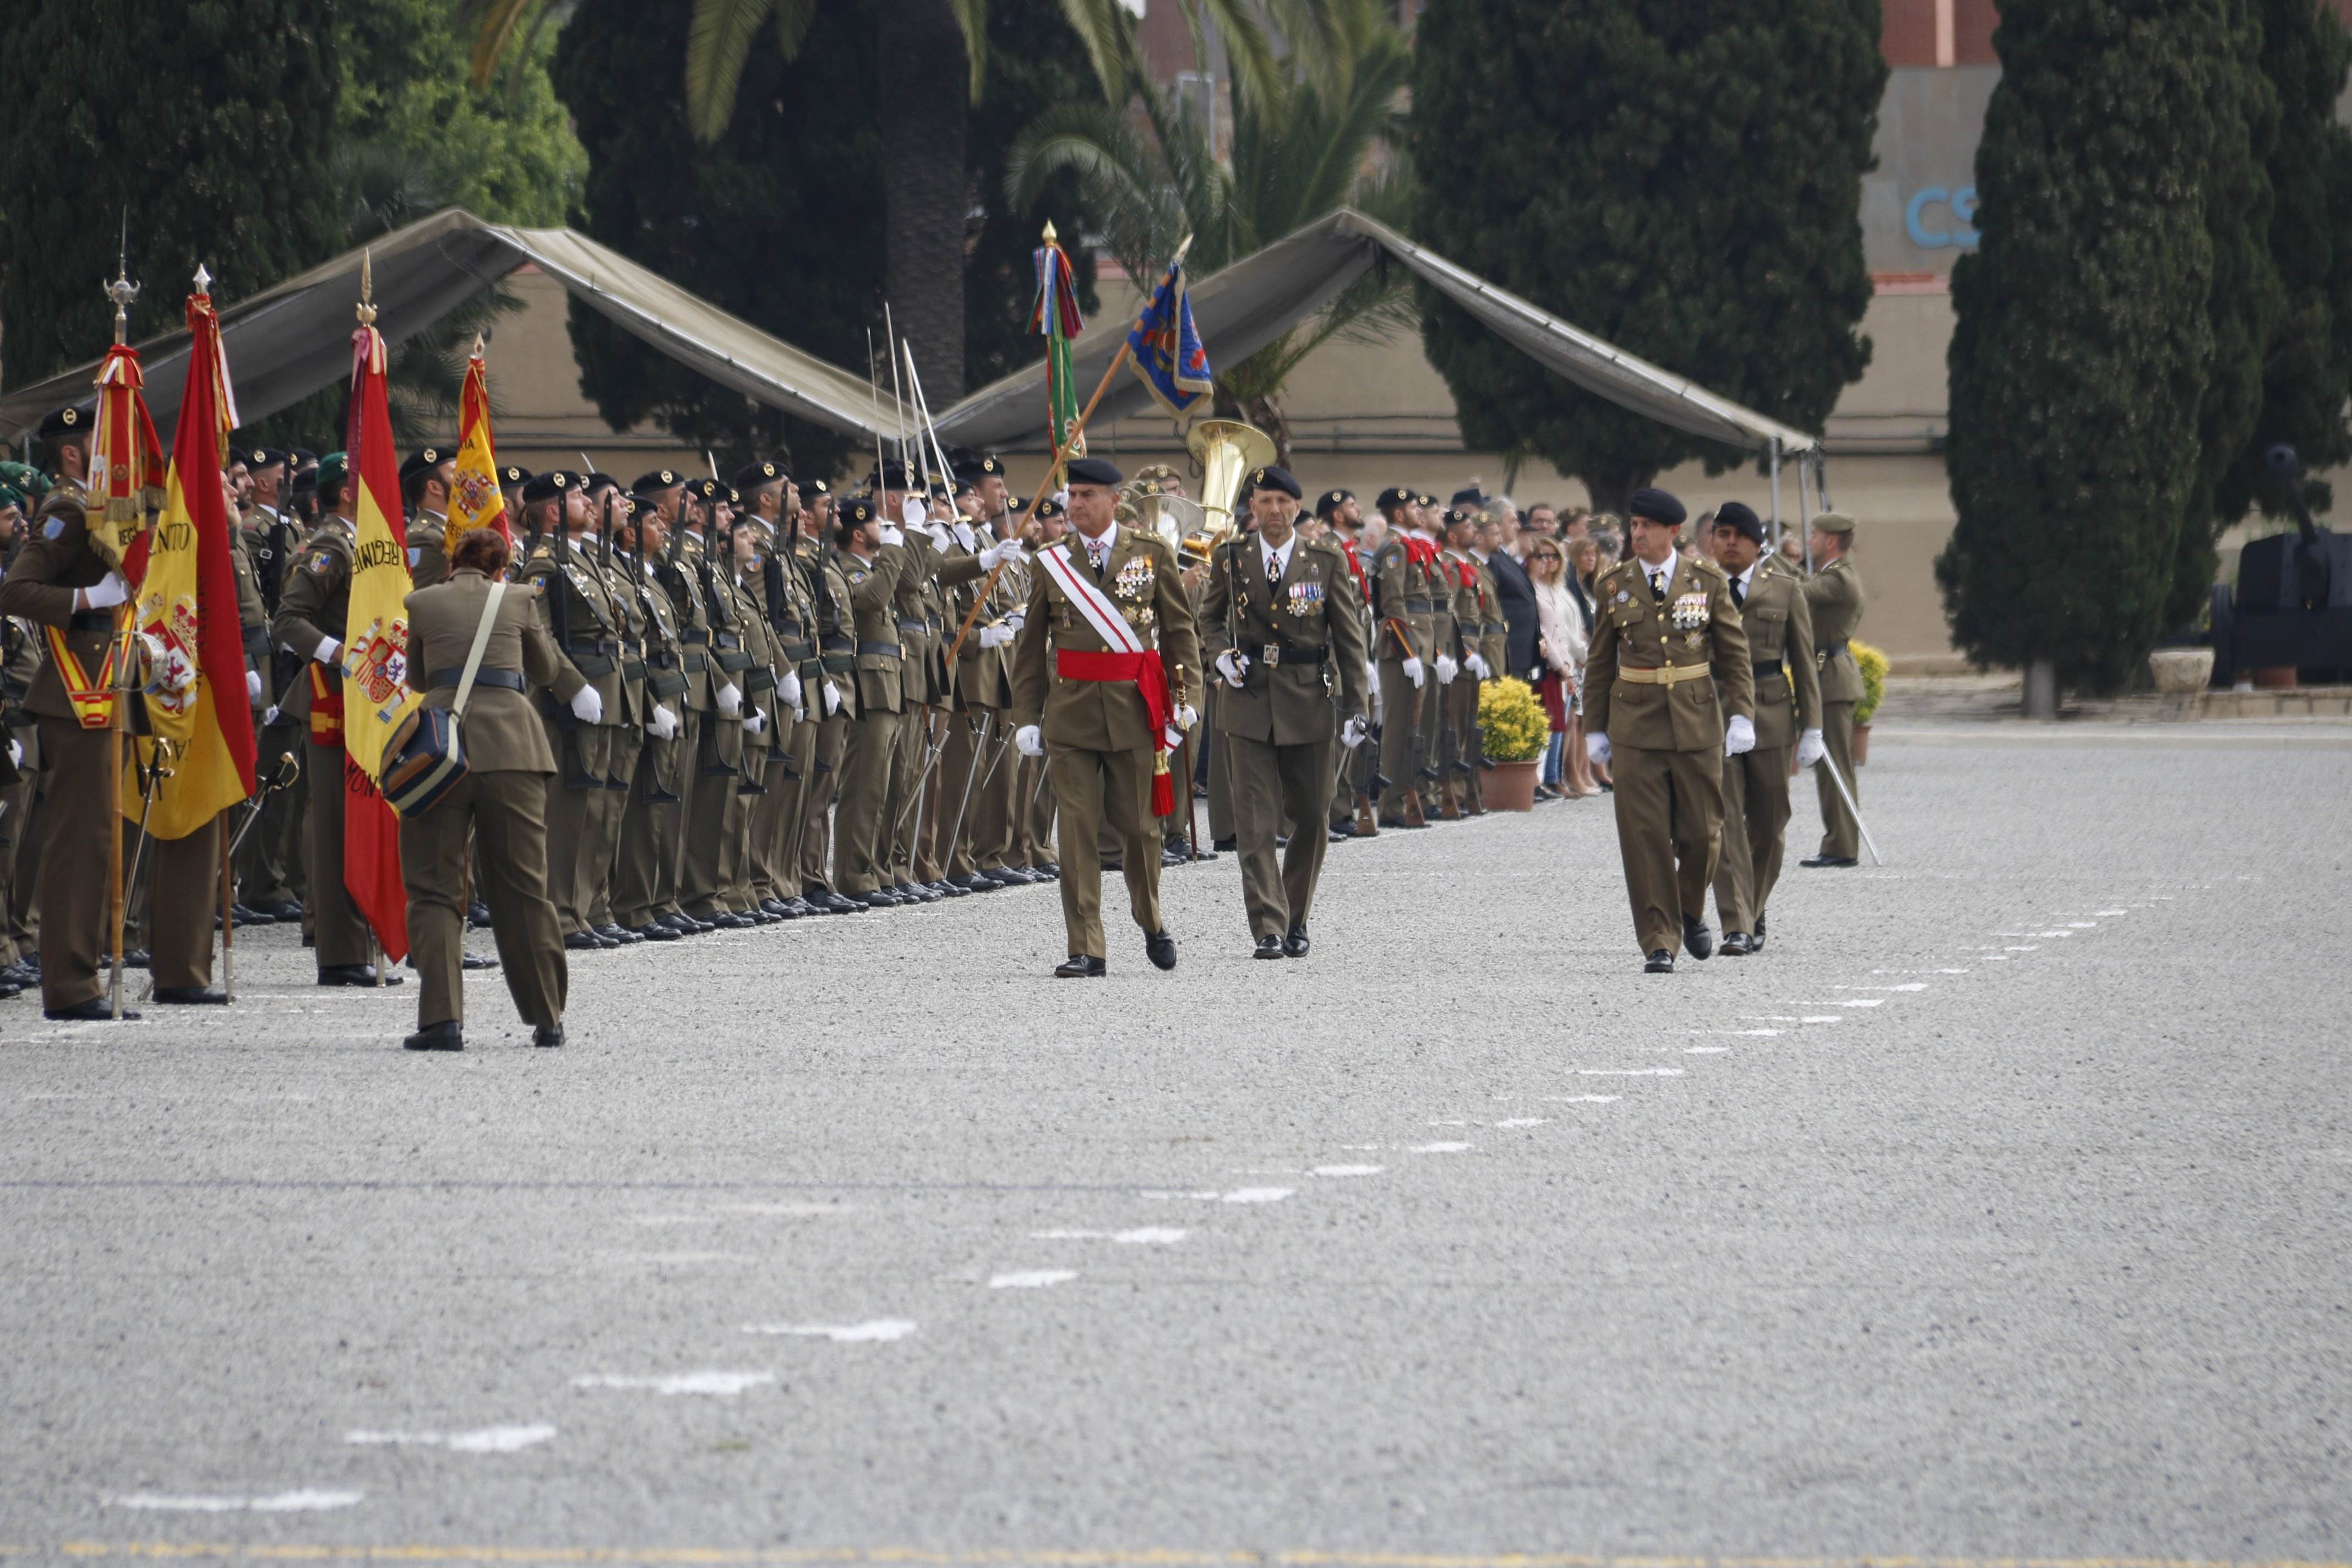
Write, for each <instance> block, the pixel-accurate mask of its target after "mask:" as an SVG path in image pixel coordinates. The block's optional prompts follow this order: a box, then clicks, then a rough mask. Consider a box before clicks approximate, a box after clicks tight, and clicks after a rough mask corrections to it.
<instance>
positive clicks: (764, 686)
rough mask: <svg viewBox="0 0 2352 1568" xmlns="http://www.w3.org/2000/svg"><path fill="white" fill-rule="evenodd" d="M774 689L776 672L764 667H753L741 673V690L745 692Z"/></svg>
mask: <svg viewBox="0 0 2352 1568" xmlns="http://www.w3.org/2000/svg"><path fill="white" fill-rule="evenodd" d="M743 689H744V690H745V691H746V692H755V691H773V690H774V689H776V672H775V671H774V670H772V669H770V668H768V667H767V666H766V665H763V664H762V665H754V666H752V667H751V668H750V669H747V670H745V671H744V672H743Z"/></svg>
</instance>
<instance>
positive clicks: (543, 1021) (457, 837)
mask: <svg viewBox="0 0 2352 1568" xmlns="http://www.w3.org/2000/svg"><path fill="white" fill-rule="evenodd" d="M547 802H548V780H547V779H546V778H544V777H542V776H541V775H540V774H538V773H524V772H521V771H520V770H510V771H509V770H502V771H499V772H483V773H467V775H466V776H465V777H463V778H461V779H459V780H458V781H457V784H456V785H455V786H454V787H452V788H451V789H450V791H449V793H448V794H447V795H443V796H442V797H441V799H440V801H439V802H438V803H437V804H436V805H435V806H434V807H433V809H432V810H430V811H428V812H426V813H425V815H424V816H410V817H404V818H402V819H401V824H400V875H401V880H402V881H403V882H404V883H406V884H407V887H408V942H409V948H410V952H409V962H410V963H413V964H414V965H415V969H416V978H417V982H418V991H417V996H416V1026H417V1027H418V1028H420V1029H424V1028H430V1027H432V1026H434V1025H436V1024H448V1023H455V1024H463V1023H464V1022H465V1021H466V978H465V977H466V971H465V958H466V942H465V938H466V902H465V890H464V882H465V874H466V844H467V838H468V837H473V838H474V839H476V840H478V843H479V845H480V848H481V867H482V885H481V888H480V889H479V891H480V895H481V899H482V901H483V902H484V903H486V904H488V905H489V907H490V934H491V936H492V937H493V938H495V939H496V941H497V942H498V944H499V972H500V973H502V974H503V975H504V976H505V978H506V983H507V992H508V994H509V995H511V996H512V997H513V998H514V1005H515V1012H516V1013H517V1014H518V1015H520V1016H521V1018H522V1021H523V1022H524V1023H526V1024H531V1025H536V1026H542V1027H546V1026H554V1025H556V1024H560V1023H562V1021H563V994H564V988H565V986H566V984H567V983H568V978H569V975H568V971H567V970H566V968H565V966H564V962H563V935H564V933H563V929H562V925H561V924H560V923H559V922H558V921H557V918H556V913H555V906H554V904H553V903H551V901H550V900H549V899H548V896H547V875H546V867H547V864H548V861H547Z"/></svg>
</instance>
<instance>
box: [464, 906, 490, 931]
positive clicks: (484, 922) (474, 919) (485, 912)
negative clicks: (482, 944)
mask: <svg viewBox="0 0 2352 1568" xmlns="http://www.w3.org/2000/svg"><path fill="white" fill-rule="evenodd" d="M466 923H467V925H469V926H472V927H473V928H474V929H475V930H476V931H488V930H489V929H490V906H489V905H488V904H486V903H484V902H482V900H479V899H476V900H474V901H473V902H472V903H470V904H467V906H466Z"/></svg>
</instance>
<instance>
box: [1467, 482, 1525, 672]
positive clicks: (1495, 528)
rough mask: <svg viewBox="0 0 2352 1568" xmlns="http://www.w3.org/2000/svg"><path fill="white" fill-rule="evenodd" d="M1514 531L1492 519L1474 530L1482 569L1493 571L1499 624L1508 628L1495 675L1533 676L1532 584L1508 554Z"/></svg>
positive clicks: (1497, 519) (1521, 566) (1511, 555)
mask: <svg viewBox="0 0 2352 1568" xmlns="http://www.w3.org/2000/svg"><path fill="white" fill-rule="evenodd" d="M1514 531H1515V530H1514V529H1513V528H1512V525H1511V524H1510V523H1509V522H1508V521H1506V520H1504V519H1501V518H1496V519H1493V520H1492V521H1488V522H1486V523H1485V524H1484V525H1482V526H1481V527H1480V528H1479V530H1478V548H1479V549H1480V550H1482V551H1484V552H1486V570H1488V571H1489V572H1492V573H1493V574H1495V597H1496V599H1497V600H1499V601H1500V602H1501V604H1502V606H1503V623H1504V625H1506V626H1508V627H1509V628H1510V630H1509V632H1508V633H1507V635H1506V636H1505V638H1504V642H1503V668H1501V669H1500V670H1497V671H1496V674H1498V675H1515V676H1517V677H1518V678H1519V679H1521V680H1525V681H1528V682H1532V681H1534V679H1535V678H1536V663H1537V659H1536V584H1535V580H1534V579H1533V578H1531V577H1529V576H1528V569H1527V568H1526V567H1525V566H1523V565H1521V564H1520V563H1519V558H1518V557H1517V556H1516V555H1514V554H1512V553H1511V545H1512V544H1513V543H1514V541H1513V540H1512V539H1511V538H1510V537H1509V536H1510V534H1511V533H1512V532H1514Z"/></svg>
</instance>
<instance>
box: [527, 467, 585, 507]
mask: <svg viewBox="0 0 2352 1568" xmlns="http://www.w3.org/2000/svg"><path fill="white" fill-rule="evenodd" d="M579 488H580V479H579V476H577V475H576V474H567V473H565V472H564V471H563V470H562V468H551V469H550V470H549V471H548V472H546V473H543V474H541V475H538V476H537V477H535V478H534V479H531V480H530V483H528V484H526V485H524V486H523V487H522V503H523V505H525V506H529V505H530V504H531V503H532V502H533V501H542V500H554V499H555V498H556V497H558V496H560V495H562V494H563V492H564V491H566V490H575V489H579Z"/></svg>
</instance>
